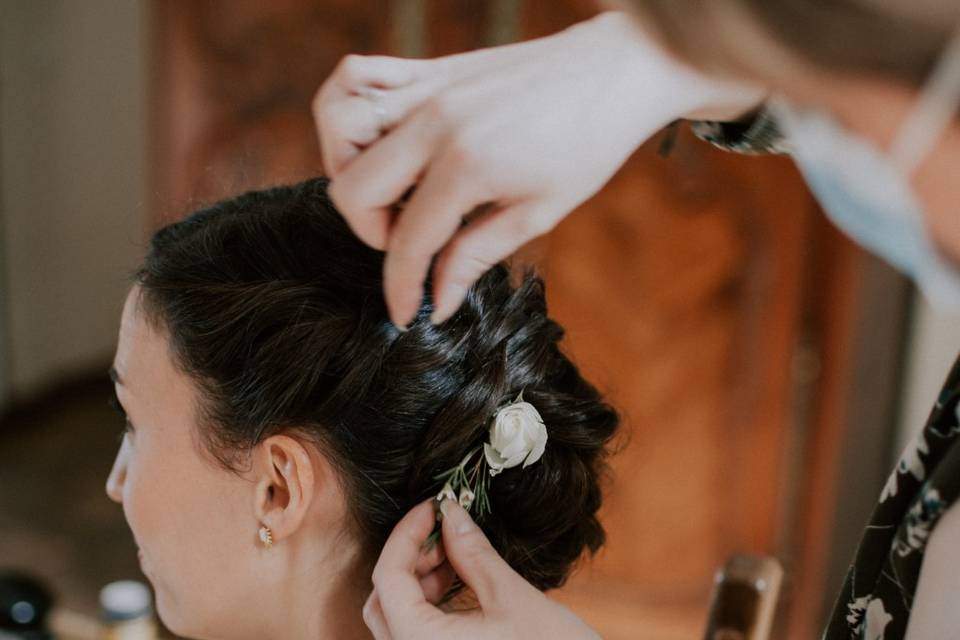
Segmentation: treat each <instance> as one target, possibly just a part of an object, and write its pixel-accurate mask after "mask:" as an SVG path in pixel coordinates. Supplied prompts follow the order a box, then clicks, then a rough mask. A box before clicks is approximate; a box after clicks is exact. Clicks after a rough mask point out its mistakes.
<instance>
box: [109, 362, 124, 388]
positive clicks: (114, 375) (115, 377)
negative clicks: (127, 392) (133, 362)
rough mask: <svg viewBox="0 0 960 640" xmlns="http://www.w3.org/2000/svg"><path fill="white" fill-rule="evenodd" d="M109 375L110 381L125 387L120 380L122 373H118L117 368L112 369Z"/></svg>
mask: <svg viewBox="0 0 960 640" xmlns="http://www.w3.org/2000/svg"><path fill="white" fill-rule="evenodd" d="M108 373H109V374H110V380H112V381H113V382H115V383H116V384H119V385H121V386H122V385H123V380H121V379H120V372H119V371H117V368H116V367H110V371H109V372H108Z"/></svg>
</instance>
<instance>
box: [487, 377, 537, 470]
mask: <svg viewBox="0 0 960 640" xmlns="http://www.w3.org/2000/svg"><path fill="white" fill-rule="evenodd" d="M546 446H547V428H546V426H544V424H543V419H542V418H541V417H540V413H539V412H537V410H536V408H534V406H533V405H532V404H530V403H529V402H524V401H523V399H522V394H521V395H520V396H518V397H517V400H516V401H514V402H513V403H511V404H508V405H507V406H505V407H502V408H501V409H500V410H499V411H497V414H496V416H494V419H493V425H491V427H490V442H489V443H485V444H484V445H483V455H484V457H486V459H487V464H488V465H489V467H490V475H491V476H495V475H497V474H498V473H500V472H501V471H503V470H504V469H510V468H512V467H516V466H517V465H519V464H520V463H521V462H522V463H523V467H524V468H527V467H529V466H530V465H531V464H533V463H534V462H536V461H537V460H539V459H540V456H542V455H543V451H544V449H545V448H546Z"/></svg>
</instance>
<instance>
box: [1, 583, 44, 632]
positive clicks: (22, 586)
mask: <svg viewBox="0 0 960 640" xmlns="http://www.w3.org/2000/svg"><path fill="white" fill-rule="evenodd" d="M52 606H53V595H52V594H51V592H50V590H49V589H47V588H46V587H45V586H44V585H43V584H42V583H40V582H39V581H38V580H35V579H34V578H31V577H29V576H27V575H24V574H21V573H12V572H7V573H0V640H52V639H53V637H54V636H53V635H52V634H51V633H50V631H49V630H48V629H47V616H48V614H49V613H50V609H51V607H52Z"/></svg>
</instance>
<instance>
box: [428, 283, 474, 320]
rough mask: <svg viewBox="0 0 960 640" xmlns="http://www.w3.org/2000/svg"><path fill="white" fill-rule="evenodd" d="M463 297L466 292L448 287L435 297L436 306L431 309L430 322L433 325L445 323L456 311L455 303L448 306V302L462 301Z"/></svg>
mask: <svg viewBox="0 0 960 640" xmlns="http://www.w3.org/2000/svg"><path fill="white" fill-rule="evenodd" d="M465 295H466V291H465V290H464V289H463V288H462V287H454V286H452V285H451V286H448V287H447V288H446V289H445V290H444V291H443V292H441V294H440V295H439V296H438V297H437V305H436V306H435V307H434V308H433V313H431V314H430V322H431V323H433V324H435V325H437V324H442V323H443V322H446V321H447V320H448V319H449V318H450V316H452V315H453V314H454V312H455V311H456V310H457V305H456V303H454V304H450V302H448V301H449V300H460V301H462V300H463V298H464V296H465Z"/></svg>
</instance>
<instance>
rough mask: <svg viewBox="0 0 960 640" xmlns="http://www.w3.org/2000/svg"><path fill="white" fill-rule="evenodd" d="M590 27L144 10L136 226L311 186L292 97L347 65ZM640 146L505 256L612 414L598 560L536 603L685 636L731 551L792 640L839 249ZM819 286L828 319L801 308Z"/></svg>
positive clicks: (600, 624) (811, 577)
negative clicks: (574, 206)
mask: <svg viewBox="0 0 960 640" xmlns="http://www.w3.org/2000/svg"><path fill="white" fill-rule="evenodd" d="M593 12H594V9H593V8H592V3H589V2H586V1H583V0H527V1H523V0H489V1H488V2H477V1H476V0H456V1H453V0H430V1H428V0H393V1H392V2H390V1H387V0H313V1H311V0H282V1H277V0H275V1H274V2H272V3H262V2H256V1H254V0H229V1H228V0H212V1H208V2H202V3H198V2H191V1H190V0H156V1H155V2H154V4H153V25H152V26H153V55H154V61H155V64H154V66H153V68H154V73H155V76H154V82H153V87H154V95H153V104H154V105H155V109H154V113H153V121H152V127H151V134H152V140H153V144H152V148H153V150H154V157H153V159H154V163H153V165H154V173H153V180H154V190H153V191H154V194H155V197H156V201H155V203H154V205H155V211H156V217H155V219H156V221H157V223H159V222H161V221H162V220H165V219H172V218H174V217H177V216H179V215H181V214H182V213H184V212H185V211H187V210H189V209H191V208H193V207H195V206H197V205H198V204H200V203H203V202H209V201H211V200H214V199H217V198H219V197H222V196H225V195H229V194H231V193H234V192H236V191H238V190H240V189H247V188H254V187H259V186H265V185H267V184H272V183H277V182H284V181H292V180H297V179H300V178H304V177H307V176H309V175H313V174H316V173H318V172H319V171H320V167H321V165H320V161H319V154H318V148H317V142H316V138H315V133H314V129H313V124H312V122H311V118H310V113H309V104H310V99H311V97H312V95H313V93H314V91H315V90H316V88H317V87H318V86H319V84H320V83H321V81H322V80H323V78H325V77H326V76H327V75H328V74H329V72H330V71H331V70H332V69H333V66H334V65H335V64H336V62H337V61H338V60H339V59H340V58H341V57H342V56H343V55H344V54H346V53H350V52H360V53H408V54H411V53H412V54H420V55H438V54H443V53H450V52H455V51H462V50H467V49H472V48H476V47H478V46H481V45H484V44H490V43H493V42H497V41H504V40H509V39H512V38H515V37H524V38H526V37H533V36H536V35H539V34H545V33H550V32H553V31H556V30H557V29H560V28H563V27H564V26H566V25H569V24H572V23H573V22H575V21H577V20H579V19H582V18H584V17H587V16H589V15H590V14H592V13H593ZM656 143H657V141H653V142H652V143H650V144H648V145H646V146H645V147H644V148H642V149H641V150H639V151H638V153H637V154H635V156H634V157H633V158H631V160H630V161H629V162H628V163H627V164H626V166H625V167H624V168H623V170H622V171H620V172H619V173H618V175H617V176H616V177H615V178H614V179H613V180H612V182H611V183H610V184H609V185H608V186H607V187H606V188H605V189H604V190H603V191H602V192H601V193H600V194H599V195H598V196H596V197H595V198H593V199H592V200H590V201H589V202H588V203H586V204H585V205H584V206H583V207H581V208H580V209H579V210H578V211H576V212H575V213H573V214H572V215H571V216H570V217H569V218H568V219H567V220H566V221H565V222H563V223H562V224H561V225H560V226H559V227H558V228H557V229H556V230H555V231H554V232H553V233H551V234H550V235H549V236H548V237H546V238H545V239H542V240H541V241H538V242H536V243H534V245H533V246H531V247H528V248H527V250H526V251H525V252H523V255H524V256H525V257H526V258H527V259H530V258H535V259H537V260H538V262H539V263H540V267H541V269H542V271H543V273H544V275H545V277H546V279H547V282H548V299H549V302H550V305H551V309H552V312H553V314H554V315H555V316H556V317H557V318H558V319H560V320H561V322H562V323H563V324H564V325H565V326H566V327H567V329H568V339H567V348H568V350H569V351H570V352H571V353H572V354H573V355H574V357H575V359H576V360H577V361H578V362H579V363H580V364H581V365H582V367H583V369H584V370H585V372H586V373H587V374H588V375H589V376H590V377H591V378H592V379H594V380H596V381H597V383H598V384H599V386H600V387H601V388H602V389H604V390H605V391H607V392H608V393H609V395H610V397H611V399H612V400H613V401H614V402H615V403H616V404H617V405H618V406H619V407H620V408H621V409H622V410H623V413H624V415H625V417H626V424H625V429H624V431H625V436H626V437H625V438H624V441H623V448H622V451H621V452H620V453H619V454H618V455H617V456H616V458H615V459H614V464H613V477H612V483H611V485H610V489H609V492H608V499H607V503H606V506H605V508H604V511H603V518H604V522H605V524H606V527H607V529H608V532H609V544H608V545H607V547H606V548H605V549H604V550H603V551H602V552H601V553H600V554H599V556H598V557H597V558H596V559H595V560H594V561H592V562H586V563H584V565H583V567H582V569H581V570H580V571H579V572H578V574H577V575H576V576H575V577H574V578H573V579H572V581H571V583H570V584H569V585H568V586H567V587H565V588H564V589H563V590H561V591H560V592H558V593H557V594H556V597H557V598H559V599H560V600H562V601H564V602H566V603H568V604H570V605H571V606H572V607H574V608H575V609H576V610H577V611H578V612H580V613H581V614H582V615H584V616H585V617H586V618H587V619H588V620H589V621H590V622H591V623H593V624H594V625H596V626H597V628H598V629H599V630H600V631H601V633H603V635H604V637H607V638H612V639H615V638H657V639H660V640H662V639H669V638H695V637H698V635H699V634H700V633H701V631H702V627H703V622H704V615H705V611H706V605H707V597H708V593H709V589H710V586H711V580H712V574H713V572H714V571H715V569H716V568H717V567H718V566H719V565H721V564H722V563H723V561H724V560H725V558H726V557H727V556H728V555H729V554H730V553H732V552H734V551H751V552H762V553H770V554H776V555H777V556H778V557H780V558H781V559H782V560H783V561H784V563H785V565H786V566H787V569H788V572H789V573H788V579H787V594H786V597H785V599H784V604H783V607H782V611H781V617H780V628H781V634H780V636H779V637H798V638H804V637H811V636H812V635H813V633H814V630H815V628H816V626H817V624H818V620H820V619H821V618H822V616H823V613H824V612H823V611H822V610H821V607H822V603H821V594H822V590H823V588H824V576H825V575H826V563H827V556H828V554H827V553H826V549H827V547H828V545H829V540H830V526H831V519H832V517H833V513H832V508H833V505H834V504H835V502H836V496H835V493H836V487H837V484H838V482H839V480H838V475H837V469H838V463H839V461H838V453H837V452H838V450H839V446H840V445H839V443H840V439H841V434H842V431H841V429H840V428H839V426H838V425H839V424H841V423H842V420H843V416H842V411H841V410H840V409H838V408H837V407H838V406H839V404H840V403H841V400H842V396H843V393H844V391H843V390H844V389H845V388H846V386H847V382H846V380H847V378H848V377H849V366H848V362H849V358H850V356H849V353H848V350H847V349H846V345H847V342H848V338H849V336H850V333H851V331H852V330H853V326H854V320H853V318H854V317H855V304H856V303H855V301H854V300H855V296H854V295H852V293H855V292H856V290H857V286H858V284H857V283H858V275H857V273H858V271H857V269H858V264H859V260H860V258H859V254H858V253H856V252H855V250H853V248H852V247H851V246H850V245H849V243H847V242H846V241H844V240H842V239H840V238H839V236H837V235H836V234H835V233H834V232H832V231H831V230H829V229H828V228H827V227H826V226H825V225H824V223H823V220H822V218H821V217H820V216H819V214H818V212H817V210H816V207H815V206H814V204H813V202H812V200H811V198H810V196H809V195H808V193H807V192H806V190H805V188H804V186H803V184H802V181H801V180H800V178H799V176H798V175H797V173H796V172H795V170H794V169H793V168H792V165H791V164H790V163H789V161H787V160H785V159H782V158H748V157H742V156H736V155H733V154H727V153H724V152H721V151H719V150H716V149H713V148H711V147H709V146H708V145H706V144H704V143H702V142H700V141H697V140H694V139H693V138H692V136H690V135H689V134H688V133H686V132H684V133H682V134H681V136H680V138H679V140H678V144H677V146H676V148H675V150H674V152H673V154H672V155H671V156H670V157H668V158H663V157H661V156H659V155H658V154H657V150H656ZM825 291H826V292H829V293H830V301H831V302H830V304H829V305H824V304H812V302H811V301H814V302H815V301H817V300H822V296H823V295H824V292H825ZM826 320H829V322H826ZM825 349H826V350H828V351H826V352H825V351H824V350H825ZM821 362H822V363H824V364H822V365H821V364H819V363H821ZM814 397H818V398H822V400H818V401H814V400H813V398H814ZM811 469H814V470H816V473H815V474H811V473H810V470H811ZM799 531H802V535H797V532H799Z"/></svg>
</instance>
